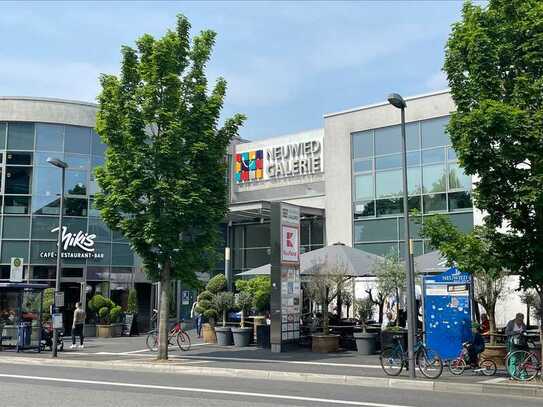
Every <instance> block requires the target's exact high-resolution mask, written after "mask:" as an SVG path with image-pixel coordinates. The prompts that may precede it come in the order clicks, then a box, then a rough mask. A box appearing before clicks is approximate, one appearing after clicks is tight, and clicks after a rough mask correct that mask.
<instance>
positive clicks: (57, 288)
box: [47, 157, 68, 358]
mask: <svg viewBox="0 0 543 407" xmlns="http://www.w3.org/2000/svg"><path fill="white" fill-rule="evenodd" d="M47 162H48V163H49V164H51V165H54V166H55V167H58V168H60V169H61V170H62V182H61V184H60V213H59V217H58V236H57V272H56V276H55V305H54V307H55V313H56V312H57V304H56V298H57V293H58V292H59V291H60V271H61V270H60V256H61V253H62V218H63V215H64V180H65V178H66V168H68V164H66V163H65V162H64V161H62V160H60V159H58V158H51V157H49V158H47ZM57 341H58V330H57V329H56V328H53V353H52V355H51V356H52V357H54V358H56V357H57Z"/></svg>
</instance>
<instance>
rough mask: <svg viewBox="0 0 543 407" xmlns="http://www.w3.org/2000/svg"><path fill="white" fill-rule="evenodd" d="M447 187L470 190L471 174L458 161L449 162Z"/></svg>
mask: <svg viewBox="0 0 543 407" xmlns="http://www.w3.org/2000/svg"><path fill="white" fill-rule="evenodd" d="M449 189H465V190H471V176H469V175H466V174H465V173H464V170H463V169H462V168H461V167H460V166H459V165H458V163H449Z"/></svg>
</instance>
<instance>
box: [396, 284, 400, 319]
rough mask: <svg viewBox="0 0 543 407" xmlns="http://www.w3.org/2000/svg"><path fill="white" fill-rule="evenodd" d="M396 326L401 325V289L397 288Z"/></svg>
mask: <svg viewBox="0 0 543 407" xmlns="http://www.w3.org/2000/svg"><path fill="white" fill-rule="evenodd" d="M396 326H400V291H399V290H398V289H396Z"/></svg>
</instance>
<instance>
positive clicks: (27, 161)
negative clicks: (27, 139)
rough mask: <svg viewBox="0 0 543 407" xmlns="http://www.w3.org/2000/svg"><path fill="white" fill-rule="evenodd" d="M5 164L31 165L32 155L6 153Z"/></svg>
mask: <svg viewBox="0 0 543 407" xmlns="http://www.w3.org/2000/svg"><path fill="white" fill-rule="evenodd" d="M6 164H11V165H32V153H25V152H12V151H8V152H7V154H6Z"/></svg>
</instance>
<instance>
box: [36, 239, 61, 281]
mask: <svg viewBox="0 0 543 407" xmlns="http://www.w3.org/2000/svg"><path fill="white" fill-rule="evenodd" d="M32 244H34V242H32ZM43 260H45V259H42V262H43ZM53 261H55V259H53ZM56 274H57V269H56V267H48V266H34V267H32V278H33V279H35V280H54V279H55V276H56Z"/></svg>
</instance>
